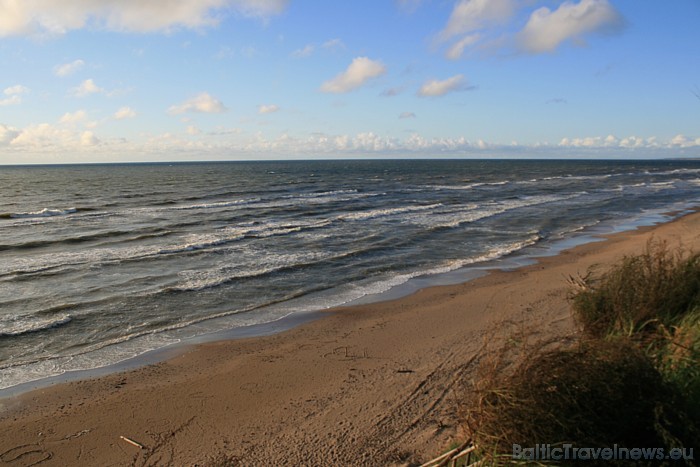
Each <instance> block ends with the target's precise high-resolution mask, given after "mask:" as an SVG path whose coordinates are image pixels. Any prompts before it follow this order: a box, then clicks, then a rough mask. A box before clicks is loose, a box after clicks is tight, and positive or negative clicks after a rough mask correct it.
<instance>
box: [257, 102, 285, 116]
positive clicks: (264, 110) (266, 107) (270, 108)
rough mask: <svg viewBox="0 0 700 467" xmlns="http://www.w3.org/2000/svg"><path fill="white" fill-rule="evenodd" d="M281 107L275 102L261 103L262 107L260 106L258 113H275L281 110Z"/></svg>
mask: <svg viewBox="0 0 700 467" xmlns="http://www.w3.org/2000/svg"><path fill="white" fill-rule="evenodd" d="M279 109H280V108H279V107H278V106H276V105H274V104H271V105H261V106H260V107H258V113H259V114H271V113H275V112H277V111H279Z"/></svg>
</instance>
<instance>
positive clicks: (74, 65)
mask: <svg viewBox="0 0 700 467" xmlns="http://www.w3.org/2000/svg"><path fill="white" fill-rule="evenodd" d="M84 65H85V62H84V61H82V60H74V61H72V62H70V63H64V64H62V65H56V66H55V67H54V68H53V73H54V74H55V75H56V76H61V77H63V76H68V75H72V74H73V73H75V72H76V71H78V70H79V69H81V68H82V67H83V66H84Z"/></svg>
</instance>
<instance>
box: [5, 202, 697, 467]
mask: <svg viewBox="0 0 700 467" xmlns="http://www.w3.org/2000/svg"><path fill="white" fill-rule="evenodd" d="M651 238H654V239H656V240H666V241H668V243H669V245H670V246H671V247H674V246H678V245H682V246H683V247H684V248H686V249H694V250H696V251H697V250H698V249H700V213H693V214H690V215H686V216H684V217H682V218H680V219H678V220H675V221H673V222H670V223H667V224H662V225H659V226H656V227H649V228H642V229H638V230H635V231H631V232H622V233H619V234H614V235H610V236H608V237H607V239H606V240H605V241H601V242H593V243H588V244H586V245H582V246H578V247H575V248H573V249H570V250H566V251H564V252H562V253H561V254H559V255H557V256H553V257H545V258H542V259H540V260H539V261H538V263H537V264H534V265H532V266H527V267H523V268H520V269H517V270H514V271H495V272H492V273H490V274H489V275H487V276H485V277H481V278H479V279H475V280H473V281H470V282H467V283H464V284H459V285H454V286H441V287H431V288H427V289H423V290H421V291H419V292H417V293H415V294H413V295H411V296H408V297H405V298H401V299H398V300H393V301H389V302H382V303H375V304H370V305H363V306H357V307H347V308H342V309H336V310H333V311H332V312H329V313H328V316H325V317H323V318H321V319H318V320H315V321H313V322H311V323H307V324H304V325H302V326H299V327H296V328H294V329H292V330H289V331H285V332H283V333H280V334H275V335H271V336H266V337H256V338H248V339H238V340H230V341H222V342H215V343H209V344H202V345H198V346H192V347H189V348H186V349H185V350H184V351H183V352H182V353H181V354H179V355H178V356H176V357H174V358H172V359H170V360H168V361H164V362H161V363H157V364H153V365H149V366H146V367H143V368H139V369H136V370H131V371H127V372H122V373H116V374H111V375H108V376H104V377H99V378H94V379H88V380H83V381H76V382H69V383H64V384H58V385H54V386H50V387H47V388H43V389H39V390H35V391H32V392H29V393H25V394H23V395H21V396H18V397H14V398H6V399H3V400H0V466H1V465H8V466H15V465H37V464H40V465H42V466H43V465H46V466H49V465H61V466H63V465H73V466H78V465H101V466H109V465H114V466H117V465H119V466H121V465H125V466H127V465H138V466H140V465H207V464H208V463H211V462H212V459H214V458H216V457H219V456H222V455H226V456H228V457H229V458H231V459H237V460H238V461H239V462H240V465H333V464H339V465H391V464H398V465H400V464H402V463H405V464H409V463H415V462H420V461H426V460H429V459H430V458H432V457H435V456H436V455H438V454H439V453H440V452H441V450H444V449H445V448H446V447H447V446H449V444H450V443H451V442H453V441H455V440H459V439H460V438H459V437H460V436H461V434H460V429H459V417H458V414H457V412H456V407H457V404H456V402H455V398H456V397H458V396H459V391H458V388H459V384H458V383H459V381H460V380H461V379H462V378H464V377H468V376H469V372H470V371H471V370H472V369H473V367H474V365H473V363H474V361H475V358H476V357H477V356H478V355H479V350H480V349H481V348H482V346H483V345H484V341H485V338H486V337H487V336H489V335H491V333H492V332H493V329H494V328H498V327H504V326H505V325H506V324H508V323H511V324H512V323H520V322H522V323H527V324H528V325H530V326H532V327H533V328H535V329H536V331H537V333H540V334H541V335H543V336H549V335H565V334H567V333H571V332H574V331H575V326H574V323H573V321H572V319H571V316H570V311H569V304H568V302H567V293H568V292H569V290H570V288H569V285H568V284H567V281H566V278H567V277H568V276H569V275H576V274H585V272H586V271H587V270H588V268H589V267H591V266H593V265H597V267H600V268H603V269H604V268H605V266H606V265H610V264H612V263H614V262H615V261H616V260H618V259H620V258H621V257H622V256H623V255H626V254H634V253H638V252H641V251H642V250H643V249H644V247H645V244H646V243H647V242H648V241H649V240H650V239H651ZM124 438H127V439H124ZM129 440H130V441H133V442H134V443H136V444H140V445H141V446H143V448H141V447H139V446H137V445H136V444H134V443H131V442H129Z"/></svg>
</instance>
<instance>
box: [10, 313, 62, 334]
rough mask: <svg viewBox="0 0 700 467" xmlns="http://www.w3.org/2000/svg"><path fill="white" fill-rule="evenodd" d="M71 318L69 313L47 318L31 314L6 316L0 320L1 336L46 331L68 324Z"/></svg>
mask: <svg viewBox="0 0 700 467" xmlns="http://www.w3.org/2000/svg"><path fill="white" fill-rule="evenodd" d="M71 319H72V318H71V316H70V315H68V314H62V315H60V316H55V317H46V318H42V317H38V316H31V315H23V316H11V317H9V318H8V317H4V318H3V319H2V320H0V337H1V336H20V335H22V334H29V333H31V332H38V331H44V330H46V329H51V328H55V327H58V326H61V325H63V324H67V323H69V322H70V321H71Z"/></svg>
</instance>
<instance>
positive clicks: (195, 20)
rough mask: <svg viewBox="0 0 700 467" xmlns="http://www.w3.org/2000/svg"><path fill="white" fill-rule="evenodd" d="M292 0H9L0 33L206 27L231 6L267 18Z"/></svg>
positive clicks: (0, 8) (1, 9) (0, 9)
mask: <svg viewBox="0 0 700 467" xmlns="http://www.w3.org/2000/svg"><path fill="white" fill-rule="evenodd" d="M287 3H288V0H170V1H142V0H62V1H61V2H57V1H55V0H22V1H21V2H20V1H18V0H9V1H3V2H0V36H11V35H34V34H65V33H66V32H68V31H70V30H73V29H81V28H85V27H95V28H101V29H107V30H111V31H123V32H154V31H168V30H171V29H173V28H202V27H208V26H212V25H216V24H218V23H219V21H220V19H221V17H222V16H223V15H224V14H225V12H226V11H227V10H233V11H234V12H237V13H239V14H242V15H243V16H248V17H260V18H267V17H270V16H272V15H277V14H279V13H281V12H282V11H283V10H284V9H285V7H286V5H287Z"/></svg>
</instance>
